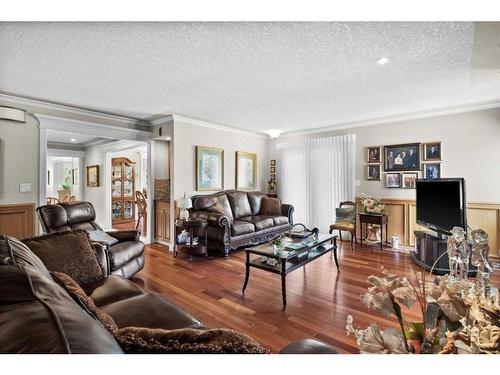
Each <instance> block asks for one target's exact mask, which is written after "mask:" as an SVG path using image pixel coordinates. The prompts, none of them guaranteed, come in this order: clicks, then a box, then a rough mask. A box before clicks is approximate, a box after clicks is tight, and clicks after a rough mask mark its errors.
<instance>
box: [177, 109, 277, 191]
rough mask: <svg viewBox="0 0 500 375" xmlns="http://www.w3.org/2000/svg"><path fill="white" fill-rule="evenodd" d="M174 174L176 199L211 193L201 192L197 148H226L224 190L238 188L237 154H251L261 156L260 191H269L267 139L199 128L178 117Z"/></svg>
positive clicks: (259, 162) (258, 157)
mask: <svg viewBox="0 0 500 375" xmlns="http://www.w3.org/2000/svg"><path fill="white" fill-rule="evenodd" d="M173 140H174V142H173V143H174V151H173V152H174V166H175V167H174V171H173V186H174V188H173V190H174V191H173V194H174V195H173V197H174V199H176V200H177V199H179V198H180V197H182V196H183V194H184V192H186V194H187V196H192V195H194V194H209V193H211V192H197V191H196V190H195V189H196V171H195V161H196V156H195V147H196V146H208V147H216V148H222V149H224V189H234V188H235V178H236V165H235V162H236V151H247V152H253V153H256V154H257V190H262V191H265V188H266V181H267V178H268V175H267V171H268V168H269V167H268V164H269V161H268V157H267V140H266V139H265V138H264V137H260V136H254V135H249V134H244V133H240V132H234V131H227V130H223V129H215V128H211V127H207V126H200V125H195V124H193V123H190V122H187V121H185V120H183V121H180V120H176V119H175V117H174V138H173Z"/></svg>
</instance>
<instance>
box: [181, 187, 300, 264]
mask: <svg viewBox="0 0 500 375" xmlns="http://www.w3.org/2000/svg"><path fill="white" fill-rule="evenodd" d="M264 198H266V194H263V193H261V192H258V191H251V192H250V191H249V192H247V191H240V190H223V191H220V192H217V193H215V194H209V195H195V196H193V197H191V201H192V205H193V207H192V209H191V210H190V217H191V218H200V219H205V220H208V229H207V237H208V249H209V250H212V251H216V252H222V253H223V254H224V255H226V256H227V255H228V253H229V251H230V250H234V249H236V248H238V247H242V246H248V245H256V244H259V243H262V242H266V241H268V240H270V239H271V238H273V237H274V236H276V234H279V233H283V232H285V231H287V230H289V228H290V224H293V217H292V215H293V206H292V205H289V204H282V205H281V212H280V213H279V214H275V215H264V214H262V212H261V208H262V200H263V199H264Z"/></svg>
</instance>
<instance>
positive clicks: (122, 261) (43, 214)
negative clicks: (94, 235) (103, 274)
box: [36, 202, 144, 278]
mask: <svg viewBox="0 0 500 375" xmlns="http://www.w3.org/2000/svg"><path fill="white" fill-rule="evenodd" d="M36 211H37V213H38V216H39V218H40V222H41V224H42V228H43V231H44V232H45V233H53V232H61V231H65V230H74V229H82V230H85V231H87V232H90V231H94V230H96V229H99V230H102V228H101V227H100V226H99V224H97V223H96V222H95V209H94V206H93V205H92V203H90V202H64V203H59V204H49V205H45V206H41V207H38V208H37V209H36ZM106 233H107V234H108V235H110V236H111V237H113V238H115V239H116V240H117V242H116V243H114V244H113V245H111V246H109V247H107V255H108V258H109V263H108V265H109V271H110V273H111V274H113V275H120V276H123V277H125V278H130V277H132V276H134V275H135V274H136V273H137V272H139V271H140V270H142V269H143V268H144V243H143V242H141V241H140V239H139V238H140V231H138V230H120V231H107V232H106Z"/></svg>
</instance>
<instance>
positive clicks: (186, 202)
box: [179, 193, 193, 221]
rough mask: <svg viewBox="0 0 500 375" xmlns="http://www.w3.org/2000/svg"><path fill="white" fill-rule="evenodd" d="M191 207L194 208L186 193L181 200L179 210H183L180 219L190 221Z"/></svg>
mask: <svg viewBox="0 0 500 375" xmlns="http://www.w3.org/2000/svg"><path fill="white" fill-rule="evenodd" d="M191 207H193V205H192V203H191V199H189V198H188V197H186V193H184V196H183V197H182V198H181V199H179V208H180V209H181V213H180V215H179V219H181V220H185V221H188V220H189V212H188V208H191Z"/></svg>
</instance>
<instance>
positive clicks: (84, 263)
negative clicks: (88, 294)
mask: <svg viewBox="0 0 500 375" xmlns="http://www.w3.org/2000/svg"><path fill="white" fill-rule="evenodd" d="M23 243H24V244H25V245H26V246H28V247H29V248H30V250H31V251H33V253H35V255H37V256H38V257H39V258H40V260H41V261H42V262H43V264H44V265H45V267H47V269H48V270H49V271H53V272H64V273H66V274H68V275H69V276H71V277H72V278H73V279H74V280H76V282H77V283H78V284H80V285H83V284H87V283H90V282H92V281H95V280H99V279H102V277H103V272H102V269H101V267H100V265H99V261H98V260H97V256H96V254H95V252H94V249H93V248H92V244H91V242H90V240H89V238H88V234H87V232H85V231H83V230H75V231H66V232H58V233H51V234H46V235H44V236H40V237H34V238H28V239H25V240H23Z"/></svg>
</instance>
